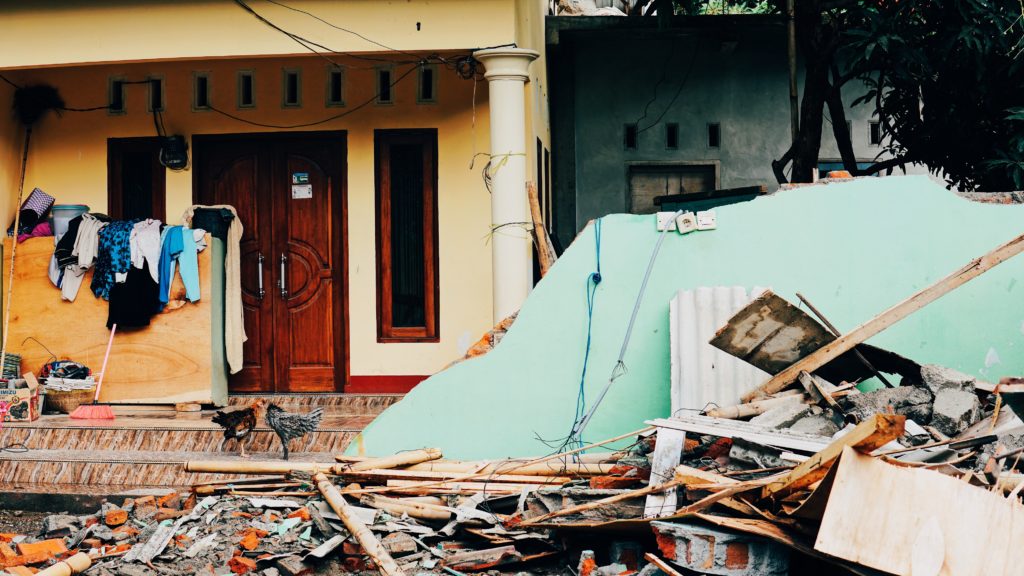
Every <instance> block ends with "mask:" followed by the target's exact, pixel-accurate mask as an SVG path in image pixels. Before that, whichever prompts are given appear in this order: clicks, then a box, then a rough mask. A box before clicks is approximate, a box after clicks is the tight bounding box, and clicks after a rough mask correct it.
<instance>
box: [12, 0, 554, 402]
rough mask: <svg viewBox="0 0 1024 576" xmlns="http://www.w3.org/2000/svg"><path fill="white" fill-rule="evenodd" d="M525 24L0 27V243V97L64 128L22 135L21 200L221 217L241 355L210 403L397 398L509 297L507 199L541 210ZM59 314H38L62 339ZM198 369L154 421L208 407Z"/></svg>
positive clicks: (132, 7)
mask: <svg viewBox="0 0 1024 576" xmlns="http://www.w3.org/2000/svg"><path fill="white" fill-rule="evenodd" d="M545 11H546V2H544V0H402V1H385V2H382V1H370V0H343V1H324V0H279V1H278V0H245V1H242V0H236V1H229V0H194V1H190V2H176V1H172V0H138V1H132V0H110V1H105V2H74V1H71V0H57V1H53V2H46V3H37V2H21V3H3V4H0V22H2V23H3V24H2V26H0V27H2V30H3V33H2V34H0V74H2V82H0V108H2V109H3V110H4V112H3V113H0V190H3V194H4V196H3V201H2V202H0V221H2V222H3V223H4V226H7V225H8V224H9V223H11V222H12V221H13V219H14V215H15V212H16V208H17V197H18V190H19V181H20V178H21V170H22V154H23V152H24V149H23V145H24V143H25V142H26V138H25V135H26V127H25V126H24V125H22V123H21V122H19V120H18V118H17V117H16V116H15V115H13V114H12V113H8V112H7V111H8V110H10V109H11V107H12V102H13V101H14V98H15V92H16V90H17V89H18V88H23V87H29V86H37V85H48V86H52V87H54V88H56V89H57V91H58V92H59V94H60V96H61V98H62V99H63V100H64V103H65V105H64V108H65V109H64V110H58V111H57V112H54V113H49V114H47V115H45V116H44V117H43V118H42V119H41V120H39V121H38V122H37V123H35V124H34V125H33V126H32V128H31V138H30V139H29V140H27V141H28V142H29V145H28V154H27V158H28V160H27V163H26V170H25V173H24V191H25V194H26V195H27V194H28V193H29V191H31V190H32V189H34V188H40V189H41V190H43V191H45V192H46V193H48V194H49V195H51V196H54V197H55V198H56V201H57V203H58V204H85V205H88V206H89V207H90V209H91V211H93V212H102V213H106V214H109V215H110V216H111V217H114V218H123V219H130V218H147V217H152V218H157V219H160V220H163V221H164V222H166V223H169V224H180V223H181V220H182V214H183V213H184V212H185V211H186V209H187V208H189V207H190V206H192V205H193V204H230V205H232V206H234V207H235V208H236V210H237V212H238V215H239V220H240V221H241V223H242V225H243V226H244V230H245V234H244V236H243V238H242V242H241V246H240V249H239V254H240V257H241V267H240V270H241V292H242V301H243V308H244V310H245V312H244V318H245V328H246V332H247V334H248V341H247V342H246V343H245V345H244V356H245V364H244V368H242V369H241V370H240V371H238V372H237V373H234V374H232V375H231V376H230V377H228V380H227V387H228V390H231V391H251V392H297V391H298V392H343V391H344V392H357V391H358V392H395V391H404V390H407V389H408V388H409V387H411V386H412V385H414V384H415V383H417V382H418V381H419V380H421V379H423V378H424V377H425V376H427V375H430V374H432V373H434V372H436V371H437V370H439V369H441V368H443V367H444V366H445V365H447V364H448V363H450V362H451V361H452V360H453V359H455V358H457V357H458V356H459V355H460V353H462V352H463V351H464V350H465V349H466V348H467V347H468V346H469V345H470V344H471V343H472V342H474V341H475V340H476V339H477V338H479V336H480V334H481V333H483V332H485V331H486V330H487V329H489V327H490V326H492V325H493V324H494V322H495V320H500V319H501V318H503V317H505V316H506V315H508V314H509V313H511V312H513V311H515V310H516V309H518V306H519V304H520V303H521V302H522V300H523V299H524V298H525V297H526V294H527V293H528V291H529V289H530V286H532V272H531V266H532V265H531V247H530V243H529V240H528V232H527V225H526V224H525V222H528V221H529V220H530V218H529V212H528V210H527V204H526V196H525V191H524V190H525V186H526V183H527V182H528V181H534V182H536V184H537V186H538V188H539V189H540V191H541V194H542V197H545V196H549V195H550V192H549V190H548V188H549V184H548V182H549V181H550V180H549V178H548V176H547V174H546V166H547V162H545V157H546V156H547V154H548V150H549V144H548V143H549V131H548V117H547V105H546V101H547V94H546V86H545V62H544V57H543V55H542V54H541V52H542V51H543V45H544V41H543V29H544V27H543V18H544V13H545ZM175 137H180V138H175ZM182 144H184V146H182ZM183 149H184V150H185V151H186V152H185V153H186V154H187V156H182V155H181V152H182V150H183ZM488 161H490V163H489V162H488ZM8 246H9V244H8ZM26 246H27V244H26ZM19 250H20V248H19ZM26 250H27V249H26ZM16 259H17V257H16ZM17 262H18V264H17V265H18V266H22V265H23V264H22V261H21V260H17ZM26 262H27V264H25V265H26V266H31V261H30V260H26ZM24 273H25V274H37V275H45V270H26V271H24ZM7 274H8V272H7V270H6V269H5V270H4V277H3V282H4V288H5V289H6V287H7V286H6V284H7V281H8V279H7ZM19 278H20V276H19ZM15 290H17V284H15ZM57 294H58V292H57V291H56V290H54V292H53V295H47V298H52V299H53V301H54V302H59V296H57ZM83 298H87V299H88V300H92V299H93V298H92V295H91V294H90V295H88V296H80V297H79V301H76V302H74V303H60V304H61V306H64V307H63V308H62V307H60V306H56V305H54V306H55V308H53V309H55V310H57V312H56V314H60V315H63V316H64V318H65V319H66V318H68V317H74V314H75V312H74V311H75V310H76V307H78V306H85V305H87V304H81V303H80V301H81V300H82V299H83ZM13 312H14V314H13V316H14V317H15V321H22V322H24V321H25V320H24V319H23V318H22V319H20V320H19V319H18V310H17V309H16V308H15V309H14V310H13ZM164 320H165V319H163V318H158V319H156V320H154V324H159V323H160V322H162V321H164ZM36 321H38V322H46V323H52V322H60V320H59V319H58V318H52V319H51V318H37V319H36ZM78 328H79V327H76V326H74V325H73V323H72V325H68V326H66V327H65V328H64V329H65V330H75V329H78ZM88 329H89V330H100V331H102V332H103V333H105V328H104V327H103V326H102V325H100V326H90V327H89V328H88ZM203 330H208V328H207V327H205V326H204V327H203ZM154 334H155V332H154ZM132 338H136V339H140V338H141V339H144V338H146V331H145V330H143V331H141V332H139V333H137V334H135V335H133V336H132ZM20 344H21V342H9V343H8V347H9V349H10V350H15V351H17V349H18V346H19V345H20ZM115 350H116V349H115ZM53 352H54V353H55V354H56V355H58V356H63V355H67V354H68V353H69V351H67V350H54V351H53ZM203 355H205V356H206V357H207V358H211V357H212V358H213V360H211V361H213V362H222V361H223V360H222V356H221V355H219V354H216V353H215V354H213V355H212V356H211V355H209V354H206V353H205V352H204V353H203V354H200V356H203ZM114 357H115V359H116V357H117V354H116V353H115V354H114ZM91 362H93V363H95V362H96V360H95V358H93V359H91ZM26 368H27V369H32V368H34V366H26ZM218 368H219V367H218V366H214V369H213V375H212V376H211V377H210V382H201V383H200V386H199V388H198V389H197V390H196V391H194V393H193V392H189V393H187V394H185V395H184V396H182V395H178V396H175V397H174V398H173V399H174V400H176V401H182V400H192V401H211V400H212V401H214V402H222V401H223V394H222V392H223V377H222V376H221V377H218V376H217V373H218ZM225 373H226V372H225ZM113 374H114V373H113V372H112V373H111V377H112V378H113ZM145 384H146V382H144V381H142V380H141V379H138V378H137V377H136V379H135V380H134V381H132V382H121V383H120V385H121V389H122V391H123V390H124V387H125V386H128V385H130V386H132V387H134V388H133V390H134V391H133V392H130V393H123V392H122V394H120V395H119V396H118V398H122V399H125V398H127V399H134V401H141V400H144V399H148V400H154V399H159V398H160V397H161V396H162V395H168V397H169V396H170V395H169V393H166V394H165V391H159V392H156V391H148V392H139V390H140V389H141V388H144V387H145V386H144V385H145ZM218 387H220V388H218ZM211 390H212V392H211ZM218 390H219V392H218Z"/></svg>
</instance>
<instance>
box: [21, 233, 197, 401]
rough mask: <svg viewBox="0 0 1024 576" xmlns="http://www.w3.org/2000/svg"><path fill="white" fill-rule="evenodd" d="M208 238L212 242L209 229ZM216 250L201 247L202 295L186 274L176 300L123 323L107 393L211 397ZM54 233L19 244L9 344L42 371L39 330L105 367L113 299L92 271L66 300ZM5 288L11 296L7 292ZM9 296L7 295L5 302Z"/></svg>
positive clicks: (64, 351)
mask: <svg viewBox="0 0 1024 576" xmlns="http://www.w3.org/2000/svg"><path fill="white" fill-rule="evenodd" d="M207 246H211V240H210V236H209V235H207ZM10 248H11V244H10V239H6V240H5V241H4V270H3V275H4V281H5V282H6V280H7V274H8V270H9V266H10V256H9V255H10V253H11V250H10ZM211 253H212V248H209V247H208V248H207V249H206V250H204V251H202V252H201V253H200V254H199V288H200V293H201V297H200V300H199V301H198V302H196V303H195V304H192V303H188V302H187V301H186V300H185V287H184V286H183V285H182V283H181V278H180V277H179V276H176V277H175V280H174V283H173V284H172V286H171V295H170V303H169V304H168V306H167V308H166V309H165V310H164V312H163V313H161V314H158V315H156V316H154V317H153V319H152V322H151V323H150V325H149V326H148V327H146V328H140V329H132V330H128V329H125V330H118V331H117V335H116V337H115V338H114V346H113V348H112V350H111V352H110V363H109V366H108V369H107V372H108V374H107V377H106V379H104V382H103V390H102V396H101V398H100V400H101V401H104V402H120V403H132V404H173V403H176V402H207V403H208V402H212V401H213V400H212V398H211V395H212V385H211V382H212V377H213V376H212V369H211V357H212V349H213V346H212V344H213V343H212V339H213V331H212V328H211V326H212V323H211V320H212V315H213V310H214V305H213V301H214V300H215V297H214V295H213V292H212V290H211V284H212V281H211V277H212V274H211V261H212V258H211ZM52 254H53V238H52V237H51V238H31V239H29V240H27V241H25V242H23V243H21V244H19V245H18V250H17V256H16V258H17V263H16V266H15V271H14V290H13V294H12V296H11V299H12V303H13V305H12V307H11V322H10V328H9V329H10V339H9V341H8V350H9V351H10V352H14V353H17V354H21V356H22V370H31V371H36V372H38V370H39V368H40V367H41V366H42V365H43V364H44V363H46V362H48V361H49V360H50V356H49V354H48V353H47V352H46V350H45V349H43V347H42V346H40V345H39V344H37V343H35V342H32V341H31V340H28V341H26V339H27V338H35V339H36V340H38V341H39V342H41V343H42V344H44V345H45V346H46V347H47V348H49V349H50V350H52V351H53V353H54V354H56V355H57V356H58V357H59V358H61V359H64V358H67V359H72V360H75V361H78V362H81V363H83V364H85V365H86V366H89V367H90V368H92V369H93V371H94V372H97V373H98V372H99V371H100V367H101V366H102V365H103V353H104V351H105V350H106V346H107V340H108V337H109V334H110V332H109V331H108V330H107V302H106V301H105V300H102V299H100V298H95V297H93V294H92V291H90V290H89V283H90V282H91V281H92V271H89V272H88V273H86V277H85V280H84V281H83V282H82V288H81V289H80V290H79V292H78V297H77V298H76V299H75V301H74V302H65V301H63V300H61V297H60V291H59V290H58V289H57V288H55V287H54V286H53V284H51V283H50V280H49V278H47V275H46V270H47V265H48V263H49V261H50V256H51V255H52ZM6 292H7V291H6V290H4V298H5V300H6V297H7V296H6ZM5 303H6V302H5Z"/></svg>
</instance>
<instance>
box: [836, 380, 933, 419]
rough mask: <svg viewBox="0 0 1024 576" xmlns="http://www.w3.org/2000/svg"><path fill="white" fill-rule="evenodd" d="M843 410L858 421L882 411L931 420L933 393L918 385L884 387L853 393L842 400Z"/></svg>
mask: <svg viewBox="0 0 1024 576" xmlns="http://www.w3.org/2000/svg"><path fill="white" fill-rule="evenodd" d="M841 404H842V407H843V410H844V411H845V412H846V414H847V415H848V416H852V417H853V418H855V419H856V420H857V421H860V420H863V419H865V418H868V417H870V416H871V415H873V414H878V413H881V412H889V411H892V412H895V413H896V414H901V415H903V416H906V417H907V418H910V419H911V420H916V421H918V422H930V421H931V418H932V394H931V392H929V391H928V390H926V389H924V388H919V387H917V386H900V387H898V388H883V389H881V390H875V391H873V392H867V393H864V394H851V395H849V396H846V397H845V399H844V400H843V401H842V403H841Z"/></svg>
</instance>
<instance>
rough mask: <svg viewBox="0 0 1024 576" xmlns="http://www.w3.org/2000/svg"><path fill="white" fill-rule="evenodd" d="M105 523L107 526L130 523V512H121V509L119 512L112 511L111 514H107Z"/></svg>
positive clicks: (104, 519)
mask: <svg viewBox="0 0 1024 576" xmlns="http://www.w3.org/2000/svg"><path fill="white" fill-rule="evenodd" d="M103 521H104V522H106V524H107V526H120V525H122V524H124V523H125V522H127V521H128V512H126V511H124V510H121V509H120V508H119V509H117V510H111V511H110V512H107V515H106V517H104V518H103Z"/></svg>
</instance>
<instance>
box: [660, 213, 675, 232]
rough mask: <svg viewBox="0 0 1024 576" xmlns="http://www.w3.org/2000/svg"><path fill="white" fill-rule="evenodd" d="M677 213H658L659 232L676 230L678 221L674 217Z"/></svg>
mask: <svg viewBox="0 0 1024 576" xmlns="http://www.w3.org/2000/svg"><path fill="white" fill-rule="evenodd" d="M675 215H676V213H675V212H658V214H657V217H658V218H657V221H658V232H664V231H665V230H675V229H676V220H675V218H674V216H675Z"/></svg>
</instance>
